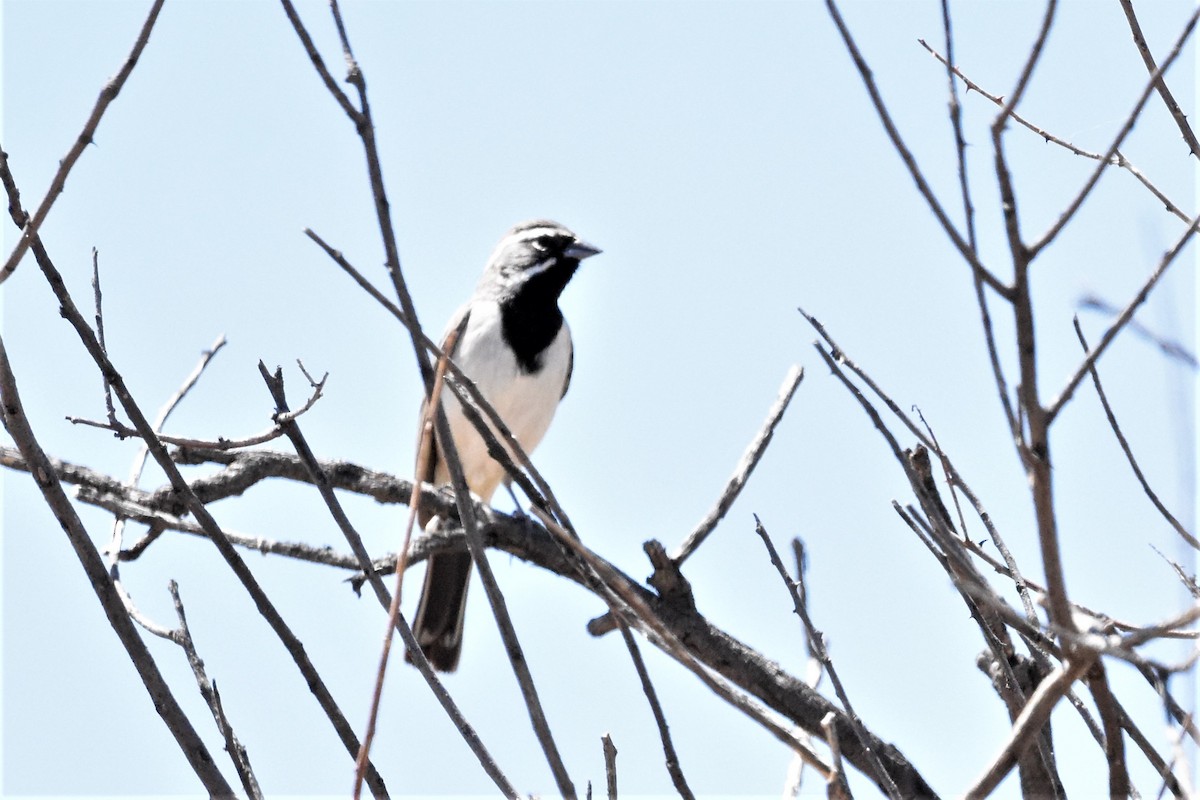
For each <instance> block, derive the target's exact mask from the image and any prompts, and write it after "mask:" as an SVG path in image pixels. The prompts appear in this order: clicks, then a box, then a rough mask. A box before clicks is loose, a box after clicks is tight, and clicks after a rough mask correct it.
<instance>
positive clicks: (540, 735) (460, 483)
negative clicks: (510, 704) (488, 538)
mask: <svg viewBox="0 0 1200 800" xmlns="http://www.w3.org/2000/svg"><path fill="white" fill-rule="evenodd" d="M431 385H432V384H431ZM430 402H431V407H433V410H434V414H435V417H436V425H437V428H436V430H437V438H436V441H437V443H438V446H439V447H440V448H441V456H442V458H443V459H444V460H445V462H446V467H447V469H448V471H449V472H450V483H451V485H452V486H453V487H454V498H455V502H456V503H457V505H458V517H459V519H460V520H462V523H463V528H464V529H465V530H466V534H467V549H468V550H469V551H470V553H471V560H472V561H473V562H474V563H475V567H476V569H477V570H478V571H479V577H480V579H481V581H482V583H483V589H484V593H485V594H486V595H487V598H488V603H489V604H490V605H491V607H492V615H493V616H494V617H495V619H496V627H497V629H498V630H499V631H500V638H501V639H502V640H503V641H504V650H505V653H506V654H507V655H508V660H509V663H510V664H511V665H512V668H513V674H514V675H515V676H516V678H517V683H518V685H519V686H520V688H521V696H522V697H523V698H524V700H525V707H526V708H527V709H528V711H529V721H530V723H531V724H532V725H533V730H534V734H535V736H536V737H537V739H538V743H539V744H540V745H541V747H542V752H543V753H544V754H545V756H546V762H547V764H548V765H549V766H550V771H551V772H552V773H553V775H554V780H555V783H557V784H558V790H559V792H560V793H561V794H562V796H563V797H564V798H566V800H574V798H575V797H576V796H577V795H576V793H575V786H574V784H573V783H572V782H571V778H570V776H569V775H568V774H567V768H566V765H565V764H563V761H562V756H561V755H560V754H559V752H558V745H557V744H556V743H555V741H554V737H553V736H552V735H551V733H550V725H549V723H548V722H547V721H546V715H545V712H544V711H543V710H542V703H541V699H540V698H539V697H538V693H537V688H536V687H535V686H534V684H533V676H532V675H531V674H530V672H529V665H528V663H527V662H526V660H525V654H524V652H523V651H522V649H521V644H520V642H519V641H518V640H517V633H516V630H515V629H514V628H513V624H512V618H511V617H510V616H509V613H508V605H507V603H506V602H505V601H504V595H503V593H502V592H501V591H500V586H499V584H498V583H497V582H496V576H495V574H494V573H493V572H492V566H491V563H490V562H489V561H488V558H487V551H486V548H485V545H484V542H483V536H482V534H481V532H480V529H479V525H478V523H477V521H476V517H475V508H474V501H473V500H472V499H471V490H470V489H468V488H467V479H466V477H465V476H464V474H463V467H462V462H461V461H460V460H459V457H458V449H457V447H456V446H455V444H454V436H453V434H452V433H451V431H450V421H449V420H448V419H447V417H446V410H445V408H443V407H441V406H440V405H438V406H432V400H431V401H430Z"/></svg>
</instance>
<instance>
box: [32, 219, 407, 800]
mask: <svg viewBox="0 0 1200 800" xmlns="http://www.w3.org/2000/svg"><path fill="white" fill-rule="evenodd" d="M11 202H12V198H11V197H10V204H11ZM10 213H11V214H12V215H13V217H14V219H17V218H18V217H19V216H20V215H21V214H22V213H23V212H22V211H21V209H20V208H19V207H17V206H13V205H10ZM30 246H31V249H32V250H33V254H34V258H35V259H36V260H37V263H38V266H39V267H40V268H41V270H42V273H43V275H44V276H45V278H46V281H47V282H48V283H49V284H50V288H51V289H52V290H53V292H54V295H55V297H56V298H57V299H58V303H59V310H60V313H61V314H62V316H63V317H64V318H65V319H66V320H67V321H68V322H69V323H70V324H71V327H72V328H74V329H75V333H76V334H77V335H78V336H79V339H80V341H81V342H82V343H83V346H84V348H85V349H86V350H87V352H88V354H89V355H90V356H91V358H92V360H93V361H94V362H95V363H96V365H97V367H98V368H99V369H100V373H101V375H103V376H104V379H105V380H106V381H107V382H108V383H109V384H110V385H111V386H112V390H113V394H114V396H115V397H116V399H117V402H119V403H120V405H121V408H122V410H123V411H124V412H125V415H126V417H127V418H128V419H129V420H130V421H131V422H132V423H133V428H134V430H136V432H137V435H138V436H140V437H141V438H142V440H143V441H145V442H146V445H147V447H148V448H149V451H150V455H151V456H152V457H153V458H154V460H155V462H156V463H157V464H158V466H159V468H160V469H162V471H163V472H164V473H165V474H166V476H167V480H168V481H169V482H170V483H171V486H172V488H173V490H174V491H175V492H177V493H178V496H179V498H180V499H181V500H182V502H183V505H184V507H185V508H186V509H187V511H188V512H190V513H191V514H192V516H193V517H194V518H195V520H196V522H197V523H199V525H200V526H201V527H202V528H203V529H204V531H205V533H206V534H208V537H209V538H210V539H211V540H212V542H213V544H214V545H216V547H217V550H218V552H219V553H220V554H221V556H222V558H224V560H225V562H226V563H227V564H228V565H229V567H230V568H231V569H232V570H233V573H234V575H235V576H236V577H237V578H238V580H239V581H240V582H241V583H242V585H243V587H244V588H245V589H246V591H247V593H249V595H250V597H251V599H252V600H253V601H254V604H255V607H256V608H257V609H258V611H259V613H260V614H261V615H262V616H263V618H264V619H265V620H266V621H267V623H268V624H269V625H270V627H271V629H272V630H273V631H274V632H275V634H276V635H277V636H278V637H279V639H280V641H281V642H282V643H283V645H284V647H285V649H286V650H287V651H288V653H289V655H291V657H292V660H293V661H294V663H295V664H296V666H297V668H298V669H299V670H300V672H301V674H302V675H303V676H304V678H305V681H306V683H307V684H308V686H309V688H310V689H311V690H312V692H313V694H314V695H315V696H316V698H317V702H318V703H319V705H320V706H321V708H322V710H323V711H324V712H325V714H326V716H327V717H328V719H329V721H330V723H331V724H332V725H333V727H334V729H335V731H336V732H337V733H338V736H339V738H340V739H341V740H342V744H343V745H344V746H345V747H346V749H347V750H348V751H349V752H350V753H351V755H354V754H356V753H357V752H358V740H357V739H356V737H355V736H354V731H353V730H352V729H351V728H350V725H349V723H347V722H346V718H345V715H344V714H342V711H341V709H340V708H339V707H338V705H337V703H336V702H335V701H334V699H333V696H332V694H330V692H329V689H328V687H327V686H326V685H325V682H324V680H323V679H322V678H321V676H320V674H319V673H318V672H317V670H316V668H315V666H314V665H313V664H312V661H311V660H310V659H309V657H308V655H307V653H306V652H305V651H304V647H303V645H302V644H301V642H300V640H299V639H298V638H297V637H296V635H295V634H294V633H293V632H292V630H291V628H289V627H288V625H287V623H286V622H284V620H283V618H282V616H280V614H279V611H278V610H277V609H276V608H275V605H274V604H273V603H272V602H271V601H270V599H269V598H268V597H267V595H266V593H265V592H264V591H263V589H262V587H261V586H260V585H259V584H258V582H257V581H256V580H255V578H254V575H253V573H252V572H251V571H250V569H249V567H247V566H246V563H245V561H243V560H242V558H241V556H240V555H239V554H238V552H237V550H236V549H235V548H234V546H233V544H232V543H231V542H230V541H229V540H228V538H226V536H225V534H224V532H223V531H222V530H221V528H220V526H219V525H218V524H217V521H216V520H215V519H214V518H213V516H212V514H210V513H209V511H208V509H207V508H206V507H205V506H204V504H203V503H202V502H201V501H200V499H199V498H197V497H196V495H195V494H194V493H193V492H192V491H191V487H190V486H189V485H188V483H187V481H186V480H185V479H184V477H183V475H182V474H181V473H180V472H179V469H178V467H177V466H176V465H175V464H174V463H173V462H172V460H171V458H170V455H169V454H168V453H167V449H166V447H165V446H164V445H163V443H162V440H161V439H159V438H158V436H157V435H156V434H155V432H154V429H153V427H152V426H151V424H150V422H149V420H148V419H147V418H146V416H145V414H144V413H143V412H142V410H141V408H140V407H139V406H138V404H137V402H136V401H135V400H134V398H133V395H132V394H131V393H130V392H129V390H128V388H127V387H126V386H125V380H124V378H123V377H122V376H121V374H120V373H119V372H118V371H117V369H116V367H115V366H114V365H113V363H112V361H111V360H110V359H109V358H108V356H107V354H105V353H104V351H103V350H102V349H101V348H100V343H99V341H98V340H97V338H96V334H95V332H94V331H92V329H91V328H90V327H89V326H88V324H87V322H86V320H84V318H83V315H82V314H81V313H80V312H79V308H78V307H77V306H76V305H75V301H74V299H73V298H72V297H71V294H70V292H69V291H67V287H66V284H65V283H64V282H63V279H62V275H61V273H59V271H58V269H57V268H56V267H55V266H54V263H53V262H52V261H51V260H50V257H49V255H48V254H47V253H46V250H45V248H44V247H43V245H42V242H41V239H40V237H38V236H37V235H36V234H35V235H34V236H33V241H32V243H31V245H30ZM369 782H370V784H371V787H372V791H373V792H374V793H375V795H376V796H379V797H382V796H384V795H386V794H387V789H386V788H385V787H384V785H383V779H382V778H381V777H380V776H379V774H378V773H377V772H375V771H374V770H372V774H371V777H370V779H369Z"/></svg>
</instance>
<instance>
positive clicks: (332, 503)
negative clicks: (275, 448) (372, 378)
mask: <svg viewBox="0 0 1200 800" xmlns="http://www.w3.org/2000/svg"><path fill="white" fill-rule="evenodd" d="M259 371H260V372H261V373H262V375H263V380H264V381H265V382H266V384H267V388H268V390H269V391H270V392H271V396H272V399H273V400H274V402H275V405H276V416H277V417H278V418H280V419H285V418H286V417H287V415H288V411H287V407H288V404H287V395H286V393H285V391H284V385H283V376H282V373H281V372H280V371H278V370H277V371H276V372H275V373H274V374H271V373H270V372H269V371H268V370H267V369H266V366H265V365H264V364H263V363H262V362H261V361H260V362H259ZM309 380H310V382H312V381H311V378H310V379H309ZM281 426H282V427H283V429H284V432H285V433H286V434H287V436H288V438H289V439H290V440H291V441H292V444H293V446H294V447H295V448H296V452H297V457H298V459H299V461H300V462H301V464H303V468H304V470H305V472H306V473H307V476H308V478H309V480H310V482H312V483H313V485H315V486H316V487H317V489H318V491H319V492H320V494H321V497H322V499H323V500H324V502H325V504H326V506H327V507H328V508H329V511H330V514H331V515H332V516H333V518H334V521H335V522H336V523H337V525H338V528H339V529H340V530H341V531H342V534H343V535H344V536H345V538H346V541H347V542H348V543H349V545H350V548H351V550H352V551H353V553H354V556H353V560H354V565H355V566H356V567H357V568H358V569H360V570H362V573H361V574H363V575H364V581H365V582H368V583H370V584H371V586H372V589H373V590H374V592H375V596H376V598H377V599H378V600H379V603H380V605H381V606H382V607H383V608H384V609H387V610H389V616H388V634H387V636H386V638H385V640H384V641H385V648H386V647H388V646H390V642H391V632H392V630H393V629H394V630H396V631H397V632H398V633H399V634H400V638H401V639H403V640H404V642H405V645H406V646H408V647H410V648H416V638H415V637H414V635H413V633H412V629H411V628H410V627H409V625H408V622H407V621H406V620H405V619H404V618H403V617H401V616H400V615H399V609H398V602H399V596H400V595H399V591H397V592H396V594H395V595H391V594H389V593H388V590H387V588H386V587H385V586H384V585H383V581H382V579H381V578H380V574H381V573H380V572H379V571H378V566H379V565H378V562H375V561H372V560H371V557H370V555H369V554H368V553H367V549H366V547H365V545H364V544H363V541H362V537H361V536H359V534H358V532H357V531H356V530H355V529H354V526H353V525H352V524H351V522H350V520H349V518H348V517H347V516H346V513H345V510H344V509H343V508H342V506H341V503H340V502H339V501H338V499H337V496H336V495H335V494H334V492H333V483H332V481H331V480H330V478H329V473H328V472H327V471H326V470H325V469H323V468H322V465H321V463H320V462H318V460H317V458H316V455H315V454H314V453H313V451H312V448H311V447H309V445H308V441H307V440H306V439H305V438H304V435H303V434H302V433H301V431H300V427H299V425H298V424H297V423H296V421H295V418H294V417H292V418H290V419H287V421H285V422H283V423H281ZM411 492H412V493H413V494H414V495H415V494H417V493H418V492H419V484H415V485H412V489H411ZM409 502H410V504H411V503H412V500H411V498H410V500H409ZM414 507H415V506H414ZM410 516H411V514H410ZM397 583H399V580H398V581H397ZM397 588H399V587H397ZM393 609H394V611H395V613H392V610H393ZM417 649H418V650H419V648H417ZM418 659H419V660H417V661H416V667H417V670H418V671H419V672H420V673H421V676H422V677H423V678H424V679H425V682H426V684H427V685H428V686H429V688H430V690H431V691H432V692H433V695H434V697H435V698H436V699H437V700H438V702H439V703H440V704H441V706H442V708H443V710H444V711H445V712H446V714H447V716H449V717H450V721H451V722H452V723H453V724H454V726H455V727H456V728H457V729H458V731H459V733H460V734H461V735H462V737H463V740H464V741H465V742H466V743H467V745H468V747H470V748H471V751H472V752H473V753H474V754H475V757H476V758H477V759H478V760H479V763H480V765H481V766H482V767H483V770H484V772H485V773H486V774H487V775H488V777H489V778H491V779H492V781H493V783H495V784H496V787H497V788H498V789H499V790H500V791H501V792H502V793H503V794H504V795H505V796H506V797H509V798H516V797H517V796H518V794H517V792H516V789H515V788H514V787H513V786H512V783H511V782H510V781H509V780H508V778H507V777H506V776H505V775H504V773H503V772H502V771H501V770H500V767H499V766H498V765H497V764H496V761H495V759H494V758H493V757H492V756H491V754H490V753H489V752H488V750H487V748H486V747H485V746H484V745H483V742H482V740H481V739H480V738H479V735H478V733H477V732H476V731H475V729H474V727H473V726H472V725H471V724H470V723H469V722H468V721H467V719H466V717H465V716H463V714H462V711H461V710H460V709H459V708H458V705H457V704H456V703H455V702H454V700H453V699H452V698H451V697H450V695H449V693H448V692H447V691H446V688H445V686H444V685H443V684H442V682H441V680H440V679H439V678H438V677H437V674H436V673H435V672H434V671H433V668H432V667H431V666H430V665H429V662H428V661H426V660H425V659H424V658H420V657H418ZM379 680H380V682H381V681H382V667H381V670H380V677H379ZM376 693H377V694H376V697H378V695H379V694H381V693H382V686H381V684H377V686H376ZM376 702H377V701H376ZM376 708H377V705H376ZM373 736H374V720H373V719H372V721H371V722H370V723H369V724H368V729H367V733H366V735H365V736H364V738H363V741H362V743H361V744H360V745H359V749H358V751H357V753H356V754H355V782H354V796H355V797H358V796H359V793H360V791H361V785H362V781H363V780H364V779H367V777H368V775H369V770H370V769H372V767H371V766H370V764H371V762H370V759H369V755H370V746H369V742H370V739H371V738H372V737H373Z"/></svg>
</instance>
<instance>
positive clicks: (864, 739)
mask: <svg viewBox="0 0 1200 800" xmlns="http://www.w3.org/2000/svg"><path fill="white" fill-rule="evenodd" d="M754 532H755V533H757V534H758V535H759V537H760V538H761V539H762V540H763V545H765V546H766V548H767V555H768V557H770V559H771V564H772V566H774V567H775V570H776V571H777V572H778V573H779V577H780V578H782V579H783V583H784V586H786V587H787V590H788V593H789V594H790V595H791V596H792V611H794V612H795V613H796V616H798V617H800V621H801V623H802V624H803V625H804V634H805V637H806V638H807V640H808V642H809V646H810V647H811V648H812V653H813V655H814V656H816V658H817V660H819V661H820V662H821V666H822V667H824V668H825V672H826V674H828V675H829V680H830V682H831V683H832V684H833V690H834V692H835V693H836V694H837V696H838V700H840V701H841V702H842V710H844V711H845V712H846V717H847V718H848V719H849V720H850V726H851V728H852V729H853V730H854V734H855V735H856V736H857V737H858V741H859V742H860V743H861V744H862V747H863V751H864V752H866V753H867V757H868V759H869V760H870V761H871V763H872V764H873V765H874V766H875V768H876V770H877V771H876V773H875V775H874V778H875V780H876V781H877V782H878V783H879V784H880V785H881V786H883V787H884V790H885V791H886V792H887V796H888V797H890V798H892V800H901V794H900V789H899V788H898V787H897V786H896V782H895V781H894V780H892V776H891V775H889V774H888V772H887V770H885V769H884V768H883V763H882V762H880V760H879V756H878V755H876V753H875V751H874V750H872V749H871V741H870V739H869V738H868V736H867V733H866V730H865V729H864V728H863V724H862V720H860V719H859V717H858V714H856V713H855V712H854V706H852V705H851V704H850V697H849V695H847V694H846V687H845V686H843V685H842V679H841V678H840V677H839V676H838V674H837V670H836V669H834V666H833V659H831V658H830V657H829V651H828V650H826V649H825V634H823V633H821V631H819V630H817V628H816V626H815V625H813V621H812V618H811V617H810V616H809V614H808V604H807V603H806V602H805V601H804V600H803V599H802V598H801V596H800V592H799V591H798V587H799V586H800V585H801V584H800V583H799V582H798V581H794V580H792V577H791V576H790V575H788V571H787V567H785V566H784V565H783V561H782V560H781V559H780V558H779V552H778V551H777V550H776V549H775V545H774V544H773V543H772V542H771V537H770V535H769V534H768V533H767V529H766V528H764V527H763V524H762V521H761V520H760V519H759V518H758V515H757V514H755V515H754ZM835 767H836V763H835Z"/></svg>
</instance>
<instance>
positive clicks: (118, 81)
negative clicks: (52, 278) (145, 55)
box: [0, 0, 163, 283]
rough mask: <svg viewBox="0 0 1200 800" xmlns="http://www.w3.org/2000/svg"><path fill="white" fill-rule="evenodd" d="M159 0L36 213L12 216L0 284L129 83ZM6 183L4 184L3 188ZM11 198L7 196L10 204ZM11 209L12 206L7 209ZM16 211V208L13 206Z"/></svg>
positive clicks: (158, 0) (159, 6)
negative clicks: (14, 231)
mask: <svg viewBox="0 0 1200 800" xmlns="http://www.w3.org/2000/svg"><path fill="white" fill-rule="evenodd" d="M162 5H163V0H154V4H153V5H152V6H151V7H150V12H149V13H148V14H147V15H146V21H145V22H143V23H142V29H141V31H140V32H139V33H138V37H137V39H136V40H134V43H133V49H132V50H130V51H129V55H128V56H127V57H126V58H125V62H124V63H123V64H122V65H121V69H120V70H118V72H117V74H116V75H115V76H113V77H112V78H110V79H109V81H108V83H106V84H104V88H103V89H101V90H100V96H99V97H98V98H96V104H95V105H94V106H93V107H92V113H91V114H89V115H88V118H87V122H85V123H84V124H83V130H81V131H80V132H79V135H78V136H77V137H75V143H74V144H73V145H71V149H70V150H68V151H67V155H66V156H65V157H64V158H63V159H62V160H61V161H59V162H58V171H57V172H55V173H54V177H53V178H52V179H51V181H50V187H49V188H48V189H47V190H46V195H45V197H43V198H42V202H41V203H40V204H38V207H37V210H36V211H35V212H33V216H32V217H30V216H28V215H27V214H25V212H23V211H22V212H20V217H21V218H20V219H18V218H17V216H16V215H14V217H13V219H14V221H16V223H17V226H18V227H20V228H21V238H20V239H18V240H17V246H16V247H14V248H13V251H12V253H10V254H9V256H8V260H7V261H6V262H5V263H4V266H3V267H0V283H4V282H5V281H6V280H8V276H10V275H12V274H13V271H14V270H15V269H16V268H17V264H19V263H20V262H21V258H22V257H24V255H25V253H26V251H28V250H29V247H30V245H32V244H33V242H34V240H35V239H37V233H38V230H39V229H40V228H41V227H42V223H43V222H45V221H46V215H47V214H49V213H50V208H51V206H53V205H54V201H55V200H57V199H58V196H59V195H60V194H62V191H63V187H64V186H65V185H66V183H67V175H69V174H70V172H71V169H72V168H73V167H74V166H75V162H76V161H78V160H79V157H80V156H81V155H83V151H84V148H86V147H87V146H88V145H89V144H92V142H93V137H94V136H95V134H96V128H97V127H99V125H100V119H101V117H103V116H104V112H105V111H106V110H107V109H108V106H109V104H110V103H111V102H112V101H113V100H115V99H116V97H117V95H118V94H120V92H121V89H122V87H124V86H125V81H127V80H128V79H129V75H130V73H132V72H133V68H134V67H135V66H137V62H138V59H139V58H141V55H142V51H143V50H145V49H146V43H147V42H149V41H150V32H151V31H152V30H154V23H155V22H156V21H157V20H158V12H159V11H161V10H162ZM3 171H4V172H8V162H7V159H4V164H3ZM9 183H10V180H6V181H5V186H6V188H7V187H8V184H9ZM11 200H12V197H11V195H10V201H11ZM10 207H12V206H10ZM15 207H16V208H19V207H20V204H19V203H17V204H16V206H15Z"/></svg>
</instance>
